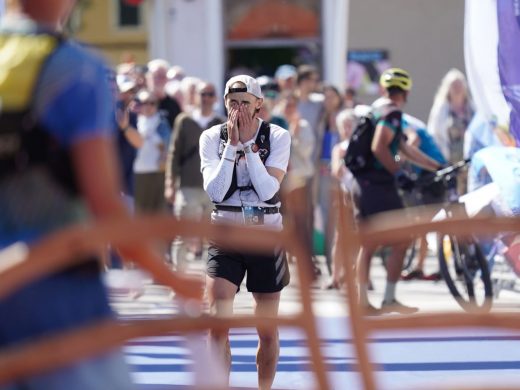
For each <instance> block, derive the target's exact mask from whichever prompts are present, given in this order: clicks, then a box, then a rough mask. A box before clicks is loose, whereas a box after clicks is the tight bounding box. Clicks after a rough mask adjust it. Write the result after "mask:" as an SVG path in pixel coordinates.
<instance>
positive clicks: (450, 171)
mask: <svg viewBox="0 0 520 390" xmlns="http://www.w3.org/2000/svg"><path fill="white" fill-rule="evenodd" d="M470 162H471V159H470V158H467V159H464V160H461V161H458V162H456V163H455V164H453V165H450V166H448V167H446V168H442V169H439V170H438V171H436V172H431V175H428V176H426V177H423V178H420V179H416V180H415V185H416V186H417V187H424V186H427V185H430V184H433V183H437V182H440V181H441V180H444V179H446V178H449V176H450V175H454V174H457V172H458V171H459V170H461V169H462V168H464V167H465V166H466V165H468V164H469V163H470Z"/></svg>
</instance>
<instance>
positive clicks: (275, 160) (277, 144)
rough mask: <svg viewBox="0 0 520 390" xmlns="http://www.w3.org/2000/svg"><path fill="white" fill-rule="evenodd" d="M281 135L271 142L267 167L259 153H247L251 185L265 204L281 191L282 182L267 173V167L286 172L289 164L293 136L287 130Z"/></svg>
mask: <svg viewBox="0 0 520 390" xmlns="http://www.w3.org/2000/svg"><path fill="white" fill-rule="evenodd" d="M279 134H280V135H279V136H278V137H276V136H275V137H273V139H272V140H271V154H270V155H269V158H268V159H267V161H266V164H265V166H264V164H262V160H261V159H260V155H259V154H258V153H246V163H247V170H248V171H249V177H250V178H251V183H252V184H253V186H254V187H255V191H256V193H257V194H258V197H259V198H260V200H262V201H264V202H265V201H268V200H269V199H271V198H272V197H273V196H274V195H275V194H276V193H277V192H278V191H279V190H280V182H279V181H278V179H276V178H275V177H274V176H271V175H270V174H269V172H267V167H273V168H278V169H281V170H283V171H284V172H286V171H287V165H288V163H289V156H290V149H291V136H290V134H289V132H288V131H285V130H283V131H282V132H280V133H279Z"/></svg>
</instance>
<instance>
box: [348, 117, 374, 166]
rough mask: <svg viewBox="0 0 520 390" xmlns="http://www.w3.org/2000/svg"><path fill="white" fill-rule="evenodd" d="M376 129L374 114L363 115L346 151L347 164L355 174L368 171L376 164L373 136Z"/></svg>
mask: <svg viewBox="0 0 520 390" xmlns="http://www.w3.org/2000/svg"><path fill="white" fill-rule="evenodd" d="M375 129H376V121H375V118H374V116H373V115H372V114H371V113H369V114H367V115H364V116H362V117H361V118H360V119H359V122H358V124H357V126H356V128H355V129H354V131H353V132H352V136H351V137H350V141H349V144H348V146H347V151H346V153H345V165H346V166H347V168H348V169H349V170H350V171H351V172H352V174H353V175H354V176H358V175H359V174H361V173H363V172H366V171H368V170H369V169H371V168H372V167H373V165H374V160H375V157H374V154H373V153H372V138H374V132H375Z"/></svg>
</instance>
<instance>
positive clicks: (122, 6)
mask: <svg viewBox="0 0 520 390" xmlns="http://www.w3.org/2000/svg"><path fill="white" fill-rule="evenodd" d="M117 5H118V7H117V8H118V15H117V25H118V26H119V27H124V28H132V27H139V26H141V24H142V15H141V6H140V5H130V4H128V3H127V2H126V1H125V0H117Z"/></svg>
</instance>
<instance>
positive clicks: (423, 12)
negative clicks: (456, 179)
mask: <svg viewBox="0 0 520 390" xmlns="http://www.w3.org/2000/svg"><path fill="white" fill-rule="evenodd" d="M130 2H131V3H136V4H137V3H139V5H138V6H137V7H132V6H128V5H127V2H126V1H125V0H88V3H89V5H88V6H87V8H86V9H85V10H84V11H83V15H82V18H81V24H80V28H79V30H78V37H79V38H80V39H82V40H85V41H87V42H88V43H91V44H93V45H94V46H97V47H99V48H100V49H101V50H102V51H103V52H105V53H106V55H107V56H108V57H109V59H110V60H111V61H112V62H113V63H117V62H119V61H121V60H122V59H126V57H128V53H133V55H134V57H135V60H136V62H140V63H143V62H146V61H147V60H148V59H149V58H157V57H160V58H165V59H167V60H168V61H170V62H171V63H172V64H175V65H180V66H182V67H183V68H184V69H185V70H186V73H187V74H189V75H193V76H197V77H201V78H203V79H205V80H209V81H211V82H213V83H215V84H216V85H217V86H220V87H221V89H222V86H223V83H224V80H225V78H226V77H228V76H229V75H230V74H231V73H232V72H235V71H240V70H244V68H245V69H246V70H249V71H253V72H255V73H257V74H258V73H266V74H269V73H272V72H273V71H274V69H275V68H276V66H278V65H280V64H282V63H290V62H292V63H296V64H298V63H304V62H313V63H316V64H317V65H318V66H319V67H320V69H321V71H322V75H323V78H324V80H326V81H327V82H330V83H332V84H334V85H336V86H338V87H340V88H343V87H345V86H346V85H347V83H348V84H351V85H353V86H355V87H356V88H358V89H359V94H360V99H361V100H362V101H363V102H366V103H368V102H370V101H371V100H373V99H374V98H375V97H376V95H377V93H378V90H377V76H378V74H379V73H380V71H381V69H383V68H384V67H387V66H400V67H403V68H406V69H407V70H409V71H410V73H411V74H412V77H413V79H414V89H413V92H412V94H411V96H410V101H409V106H408V111H409V112H410V113H411V114H413V115H416V116H418V117H419V118H421V119H423V120H426V119H427V115H428V111H429V108H430V106H431V104H432V101H433V96H434V94H435V91H436V88H437V85H438V83H439V82H440V80H441V78H442V76H443V75H444V74H445V73H446V72H447V71H448V70H449V69H450V68H452V67H457V68H459V69H461V70H464V0H436V1H431V0H142V1H139V0H132V1H130ZM132 9H133V11H132ZM347 52H348V55H347ZM347 58H348V59H349V62H348V64H349V66H348V70H347ZM354 84H355V85H354Z"/></svg>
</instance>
